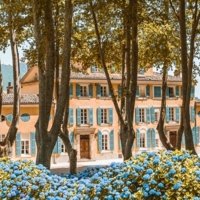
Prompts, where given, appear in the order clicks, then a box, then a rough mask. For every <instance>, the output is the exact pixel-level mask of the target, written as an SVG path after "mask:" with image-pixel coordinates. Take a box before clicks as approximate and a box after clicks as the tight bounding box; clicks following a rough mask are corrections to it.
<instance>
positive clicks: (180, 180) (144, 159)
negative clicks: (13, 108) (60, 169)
mask: <svg viewBox="0 0 200 200" xmlns="http://www.w3.org/2000/svg"><path fill="white" fill-rule="evenodd" d="M0 199H58V200H59V199H72V200H79V199H85V200H87V199H94V200H98V199H106V200H112V199H113V200H114V199H116V200H118V199H194V200H198V199H199V200H200V158H199V157H197V156H194V155H191V154H189V153H188V152H179V151H175V152H171V151H161V152H159V153H154V152H149V153H141V154H140V155H137V156H135V157H133V158H131V159H130V160H128V161H126V162H124V163H113V164H111V165H110V166H109V167H104V168H100V167H98V168H90V169H89V168H88V169H86V170H84V171H83V172H80V173H78V174H77V175H76V176H70V175H69V174H67V175H63V176H57V175H53V174H51V173H50V171H48V170H47V169H45V168H44V167H43V166H41V165H38V166H36V165H34V164H33V163H32V162H30V161H17V162H13V161H10V160H8V159H1V160H0Z"/></svg>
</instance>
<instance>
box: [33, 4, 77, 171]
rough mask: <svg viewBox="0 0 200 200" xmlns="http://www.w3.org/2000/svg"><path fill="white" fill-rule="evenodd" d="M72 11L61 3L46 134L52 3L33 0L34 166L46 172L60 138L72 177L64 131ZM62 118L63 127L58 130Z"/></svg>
mask: <svg viewBox="0 0 200 200" xmlns="http://www.w3.org/2000/svg"><path fill="white" fill-rule="evenodd" d="M72 10H73V4H72V2H71V0H65V20H64V23H65V28H64V44H63V47H62V52H63V55H62V68H61V82H60V89H59V95H58V101H57V106H56V111H55V116H54V121H53V124H52V126H51V129H50V131H48V126H49V116H50V113H51V107H52V100H53V91H54V77H55V37H54V36H55V27H54V24H53V14H52V12H53V4H52V1H49V0H43V1H39V0H33V13H34V28H35V39H36V47H37V51H38V68H39V119H38V122H37V124H36V142H37V150H38V152H37V159H36V163H38V164H39V163H40V164H43V165H44V166H46V167H47V168H50V159H51V154H52V151H53V148H54V146H55V143H56V141H57V139H58V136H60V137H61V138H62V140H63V142H64V144H65V145H66V149H67V151H68V154H69V158H70V164H71V167H70V169H71V173H75V172H76V151H75V150H74V149H72V146H71V143H70V141H69V137H68V131H67V122H68V109H69V81H70V70H71V68H70V59H71V32H72ZM43 13H44V14H43ZM44 44H45V45H44ZM63 118H64V123H63V126H62V127H61V125H62V122H63Z"/></svg>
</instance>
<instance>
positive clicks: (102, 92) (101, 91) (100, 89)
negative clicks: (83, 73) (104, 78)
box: [96, 84, 110, 97]
mask: <svg viewBox="0 0 200 200" xmlns="http://www.w3.org/2000/svg"><path fill="white" fill-rule="evenodd" d="M96 90H97V97H109V96H110V93H109V89H108V86H107V85H100V84H97V88H96Z"/></svg>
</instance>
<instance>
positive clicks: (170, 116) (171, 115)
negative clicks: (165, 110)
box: [169, 108, 175, 121]
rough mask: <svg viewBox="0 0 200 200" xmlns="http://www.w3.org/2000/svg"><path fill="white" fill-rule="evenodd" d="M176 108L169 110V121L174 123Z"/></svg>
mask: <svg viewBox="0 0 200 200" xmlns="http://www.w3.org/2000/svg"><path fill="white" fill-rule="evenodd" d="M174 119H175V117H174V108H169V121H174Z"/></svg>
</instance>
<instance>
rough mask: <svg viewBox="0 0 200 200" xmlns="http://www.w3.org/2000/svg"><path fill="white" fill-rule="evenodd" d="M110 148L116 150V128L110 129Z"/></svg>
mask: <svg viewBox="0 0 200 200" xmlns="http://www.w3.org/2000/svg"><path fill="white" fill-rule="evenodd" d="M110 150H111V151H114V130H112V131H110Z"/></svg>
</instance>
